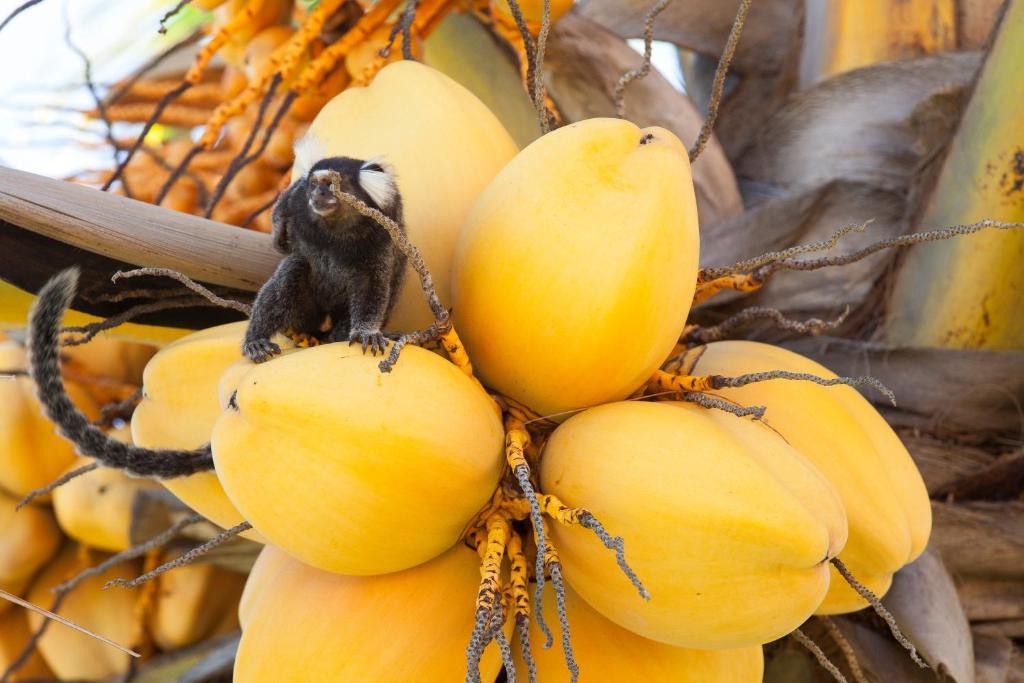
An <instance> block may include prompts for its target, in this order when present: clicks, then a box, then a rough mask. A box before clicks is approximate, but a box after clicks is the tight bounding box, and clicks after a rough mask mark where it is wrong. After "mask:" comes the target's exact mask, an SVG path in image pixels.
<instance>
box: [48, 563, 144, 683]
mask: <svg viewBox="0 0 1024 683" xmlns="http://www.w3.org/2000/svg"><path fill="white" fill-rule="evenodd" d="M108 557H109V555H106V554H105V553H99V552H87V551H85V550H83V549H81V547H80V546H76V545H74V544H70V543H69V544H67V545H65V546H64V548H63V550H61V552H60V554H59V555H58V556H57V558H56V559H55V560H54V561H53V562H51V563H50V564H48V565H47V566H46V569H45V570H44V571H43V573H42V574H40V575H39V578H37V579H36V580H35V582H34V583H33V584H32V589H31V590H30V591H29V594H28V600H29V601H30V602H33V603H35V604H37V605H43V606H49V605H50V604H51V603H52V602H53V592H52V590H51V589H52V588H55V587H56V586H58V585H60V584H61V583H63V582H65V581H67V580H68V579H70V578H72V577H73V576H76V575H78V574H79V573H80V572H81V571H83V570H85V569H88V568H89V567H92V566H95V565H97V564H99V563H100V562H102V561H103V560H105V559H107V558H108ZM140 573H141V565H140V563H139V562H138V561H132V562H125V563H121V564H118V565H117V566H115V567H111V568H110V569H108V570H107V571H105V572H103V573H102V574H98V575H96V576H92V577H89V578H88V579H85V580H84V581H82V583H81V584H79V586H78V587H77V588H75V590H73V591H71V592H69V593H68V594H67V597H65V598H64V601H63V603H62V604H61V608H60V614H61V616H64V617H67V618H68V619H70V620H71V621H73V622H75V623H76V624H79V625H81V626H84V627H85V628H87V629H89V630H90V631H92V632H94V633H97V634H99V635H101V636H104V637H105V638H109V639H110V640H112V641H114V642H115V643H119V644H121V645H124V646H125V647H131V646H133V645H134V646H138V643H133V642H132V641H133V639H134V638H135V637H136V636H137V634H138V629H137V624H136V619H135V603H136V600H137V599H138V593H137V592H136V591H131V590H126V589H124V588H112V589H110V590H103V586H104V585H105V584H106V583H107V582H108V581H111V580H113V579H119V578H120V579H132V578H135V577H136V576H138V575H139V574H140ZM44 618H45V617H43V616H42V615H40V614H37V613H35V612H32V613H30V614H29V626H30V627H31V628H32V629H33V630H35V629H37V628H39V626H40V624H41V623H42V621H43V619H44ZM39 651H40V652H41V653H42V655H43V658H44V659H45V660H46V663H47V665H49V667H50V668H51V669H53V672H54V673H55V674H56V675H57V677H58V678H60V679H61V680H72V681H81V680H87V681H93V680H105V679H107V678H108V677H111V676H115V675H117V674H120V673H123V672H124V671H125V670H127V668H128V660H129V659H130V656H129V655H127V654H125V653H123V652H121V651H119V650H116V649H114V648H112V647H110V646H109V645H107V644H106V643H103V642H101V641H98V640H96V639H95V638H92V637H91V636H88V635H85V634H84V633H80V632H78V631H75V630H74V629H70V628H55V627H54V628H48V629H47V630H46V633H44V634H43V637H42V638H40V640H39Z"/></svg>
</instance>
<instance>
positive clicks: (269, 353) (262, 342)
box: [242, 339, 281, 363]
mask: <svg viewBox="0 0 1024 683" xmlns="http://www.w3.org/2000/svg"><path fill="white" fill-rule="evenodd" d="M242 353H244V354H245V357H246V358H248V359H249V360H251V361H252V362H253V363H265V362H266V361H268V360H270V359H271V358H273V357H274V356H276V355H277V354H279V353H281V347H280V346H278V345H277V344H275V343H274V342H272V341H270V340H269V339H253V340H252V341H247V342H245V343H244V344H242Z"/></svg>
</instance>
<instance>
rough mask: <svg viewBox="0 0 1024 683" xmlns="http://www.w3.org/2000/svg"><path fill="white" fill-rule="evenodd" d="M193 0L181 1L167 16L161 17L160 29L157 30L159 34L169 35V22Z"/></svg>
mask: <svg viewBox="0 0 1024 683" xmlns="http://www.w3.org/2000/svg"><path fill="white" fill-rule="evenodd" d="M190 2H192V0H179V2H178V4H177V5H175V6H174V7H172V8H171V9H170V10H169V11H168V12H167V13H166V14H165V15H163V16H162V17H160V28H158V29H157V30H156V32H157V33H159V34H160V35H163V34H165V33H167V22H168V21H170V20H171V19H173V18H174V17H175V16H177V14H178V13H179V12H181V10H183V9H185V6H186V5H188V4H189V3H190Z"/></svg>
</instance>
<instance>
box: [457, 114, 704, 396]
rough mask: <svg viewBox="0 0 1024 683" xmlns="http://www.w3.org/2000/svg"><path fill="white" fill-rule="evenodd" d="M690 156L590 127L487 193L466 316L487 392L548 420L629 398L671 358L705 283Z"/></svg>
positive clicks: (464, 288) (643, 138) (590, 123)
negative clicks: (700, 279) (700, 275)
mask: <svg viewBox="0 0 1024 683" xmlns="http://www.w3.org/2000/svg"><path fill="white" fill-rule="evenodd" d="M698 246H699V244H698V236H697V205H696V200H695V199H694V193H693V181H692V178H691V175H690V164H689V161H688V160H687V154H686V148H685V147H684V146H683V144H682V143H681V142H680V141H679V139H678V138H676V137H675V135H673V134H672V133H671V132H669V131H667V130H665V129H662V128H646V129H641V128H638V127H637V126H635V125H633V124H632V123H630V122H628V121H624V120H621V119H589V120H586V121H581V122H579V123H574V124H571V125H568V126H565V127H563V128H559V129H558V130H556V131H554V132H552V133H548V134H547V135H545V136H544V137H543V138H541V139H539V140H537V141H536V142H534V143H533V144H531V145H530V146H529V147H527V148H526V149H525V150H523V151H522V152H521V153H520V154H519V155H518V156H517V157H516V158H515V159H514V160H513V161H512V162H511V163H510V164H508V166H506V167H505V168H504V169H503V170H502V172H501V173H500V174H498V176H497V177H496V178H495V179H494V180H493V181H492V182H491V184H490V185H488V187H487V189H486V190H485V191H484V192H483V193H482V194H481V195H480V198H479V200H478V201H477V203H476V204H475V205H474V207H473V211H472V213H471V214H470V216H469V218H468V219H467V220H466V224H465V226H464V227H463V230H462V234H461V236H460V238H459V244H458V249H457V253H456V257H455V265H454V269H453V274H452V283H453V285H452V295H453V299H452V301H453V315H454V320H455V326H456V329H458V331H459V333H460V335H461V336H462V340H463V341H464V342H465V345H466V350H467V351H468V352H469V356H470V358H472V360H473V365H474V367H475V369H476V370H477V371H478V373H479V375H480V378H481V380H483V382H484V384H486V385H487V386H489V387H492V388H494V389H496V390H498V391H499V392H501V393H503V394H505V395H507V396H511V397H512V398H514V399H516V400H517V401H519V402H521V403H524V404H526V405H527V406H529V407H530V408H532V409H534V410H535V411H537V412H539V413H541V414H542V415H548V414H555V413H560V412H563V411H568V410H573V409H578V408H585V407H588V406H593V405H597V404H601V403H607V402H609V401H615V400H619V399H623V398H626V397H627V396H629V395H630V394H631V393H633V392H634V391H635V390H636V389H638V388H639V387H640V386H642V385H643V384H644V382H645V381H646V380H647V379H648V378H649V377H650V376H651V374H652V373H653V372H654V371H655V370H656V369H657V368H658V366H659V365H660V364H661V363H662V362H663V361H664V360H665V357H666V356H667V355H668V354H669V353H670V352H671V350H672V347H673V345H674V344H675V343H676V340H677V339H678V338H679V334H680V332H681V331H682V329H683V324H684V322H685V320H686V315H687V312H688V311H689V308H690V302H691V301H692V300H693V292H694V287H695V282H696V278H697V252H698Z"/></svg>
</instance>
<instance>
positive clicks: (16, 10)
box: [0, 0, 43, 31]
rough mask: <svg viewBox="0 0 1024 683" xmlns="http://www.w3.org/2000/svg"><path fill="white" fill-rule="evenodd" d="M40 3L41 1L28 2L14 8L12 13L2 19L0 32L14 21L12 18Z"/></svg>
mask: <svg viewBox="0 0 1024 683" xmlns="http://www.w3.org/2000/svg"><path fill="white" fill-rule="evenodd" d="M42 1H43V0H28V2H24V3H22V4H20V5H18V6H17V7H15V8H14V11H12V12H11V13H10V14H8V15H7V18H6V19H4V20H3V22H2V23H0V31H3V30H4V28H6V27H7V24H9V23H11V22H12V21H13V20H14V17H16V16H18V15H19V14H21V13H22V12H24V11H25V10H27V9H28V8H29V7H32V6H33V5H38V4H39V3H41V2H42Z"/></svg>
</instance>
